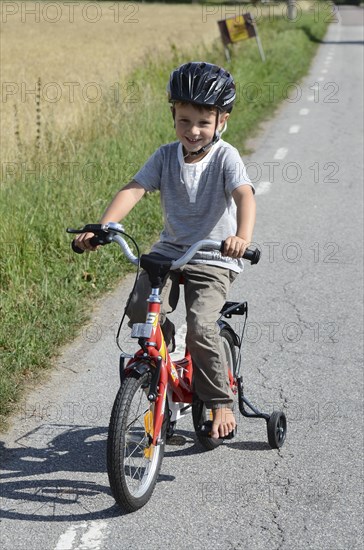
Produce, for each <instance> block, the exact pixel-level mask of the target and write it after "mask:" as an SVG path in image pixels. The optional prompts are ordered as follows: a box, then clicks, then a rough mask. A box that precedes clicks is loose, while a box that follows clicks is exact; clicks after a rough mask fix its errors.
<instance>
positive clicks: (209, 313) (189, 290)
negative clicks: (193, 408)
mask: <svg viewBox="0 0 364 550" xmlns="http://www.w3.org/2000/svg"><path fill="white" fill-rule="evenodd" d="M183 275H184V277H185V301H186V310H187V347H188V349H189V351H190V353H191V355H192V358H193V364H194V384H195V391H196V393H197V395H198V396H199V398H200V399H202V401H204V402H205V404H206V406H207V407H208V408H211V409H212V410H213V416H214V420H213V432H212V435H213V437H218V436H219V435H220V436H224V435H228V433H229V432H230V431H232V430H233V429H234V427H235V425H236V423H235V418H234V415H233V412H232V405H233V393H232V391H231V389H230V383H229V376H228V368H227V367H228V365H226V364H224V363H223V353H222V347H221V338H220V330H219V326H218V324H217V319H218V318H219V313H220V311H221V309H222V307H223V305H224V303H225V301H226V297H227V294H228V291H229V288H230V284H231V282H232V281H233V280H234V279H235V277H236V273H234V272H232V271H230V270H229V269H224V268H220V267H215V266H211V265H205V264H194V265H193V264H189V265H187V266H185V268H183Z"/></svg>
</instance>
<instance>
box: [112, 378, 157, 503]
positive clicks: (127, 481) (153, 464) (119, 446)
mask: <svg viewBox="0 0 364 550" xmlns="http://www.w3.org/2000/svg"><path fill="white" fill-rule="evenodd" d="M149 385H150V374H149V373H145V374H144V375H143V376H141V377H140V378H139V379H137V378H126V379H125V380H124V382H123V384H122V386H121V388H120V390H119V392H118V394H117V396H116V399H115V403H114V407H113V410H112V413H111V418H110V425H109V434H108V441H107V471H108V476H109V482H110V488H111V491H112V494H113V496H114V498H115V500H116V502H117V503H118V504H119V505H120V506H121V507H122V508H123V509H124V510H125V511H127V512H134V511H135V510H138V509H139V508H141V507H142V506H144V505H145V504H146V503H147V502H148V500H149V499H150V497H151V495H152V493H153V490H154V487H155V484H156V482H157V478H158V474H159V471H160V467H161V463H162V459H163V455H164V446H165V434H166V426H167V423H166V422H165V421H164V422H163V426H162V433H161V435H160V439H161V443H160V444H158V445H157V446H154V445H152V444H151V439H152V437H153V421H154V404H153V403H151V402H150V401H149V400H148V398H147V393H148V389H149Z"/></svg>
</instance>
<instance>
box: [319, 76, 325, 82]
mask: <svg viewBox="0 0 364 550" xmlns="http://www.w3.org/2000/svg"><path fill="white" fill-rule="evenodd" d="M317 80H318V81H319V82H322V81H323V80H325V77H324V76H319V77H318V79H317Z"/></svg>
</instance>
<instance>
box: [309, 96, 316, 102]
mask: <svg viewBox="0 0 364 550" xmlns="http://www.w3.org/2000/svg"><path fill="white" fill-rule="evenodd" d="M307 101H315V96H314V95H309V96H307Z"/></svg>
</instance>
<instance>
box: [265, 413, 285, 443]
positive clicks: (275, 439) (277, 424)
mask: <svg viewBox="0 0 364 550" xmlns="http://www.w3.org/2000/svg"><path fill="white" fill-rule="evenodd" d="M267 433H268V443H269V445H270V446H271V447H272V449H279V448H280V447H282V445H283V443H284V442H285V439H286V433H287V420H286V415H285V414H284V413H283V412H281V411H273V412H272V414H271V415H270V417H269V420H268V422H267Z"/></svg>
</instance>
